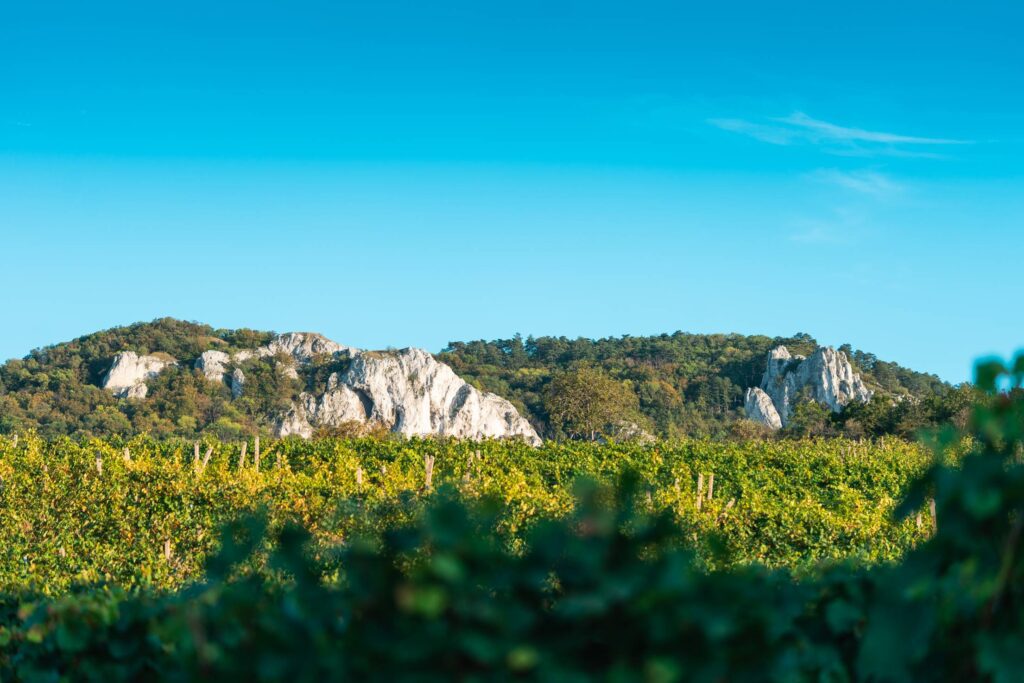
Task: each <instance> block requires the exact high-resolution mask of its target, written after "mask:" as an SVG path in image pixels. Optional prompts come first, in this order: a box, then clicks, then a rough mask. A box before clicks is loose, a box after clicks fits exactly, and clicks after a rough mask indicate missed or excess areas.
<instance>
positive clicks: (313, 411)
mask: <svg viewBox="0 0 1024 683" xmlns="http://www.w3.org/2000/svg"><path fill="white" fill-rule="evenodd" d="M282 356H284V357H285V358H282ZM324 356H328V357H331V358H334V359H337V360H338V366H339V367H341V368H345V365H346V364H347V368H345V369H343V370H339V371H337V372H334V373H332V374H331V375H330V377H329V378H328V380H327V385H326V389H325V390H324V391H323V393H319V394H313V393H303V394H301V395H300V397H299V400H298V401H297V402H296V403H295V404H294V405H293V406H292V407H291V408H290V409H289V410H288V411H286V412H285V413H284V414H282V415H280V416H279V417H278V420H277V422H276V428H275V432H276V434H277V435H278V436H292V435H295V436H301V437H303V438H308V437H310V436H312V435H313V433H314V432H315V430H316V429H317V428H319V427H340V426H343V425H345V424H346V423H362V424H381V425H385V426H386V427H387V428H388V429H391V430H392V431H394V432H395V433H398V434H403V435H406V436H428V435H438V436H452V437H459V438H470V439H483V438H507V437H514V438H521V439H524V440H526V441H527V442H529V443H531V444H539V443H540V442H541V441H540V437H539V436H538V435H537V432H536V431H535V430H534V429H533V427H532V426H531V425H530V423H529V422H528V421H527V420H526V419H525V418H523V417H522V416H521V415H520V414H519V413H518V411H516V409H515V407H514V406H513V405H512V404H511V403H509V402H508V401H506V400H505V399H503V398H501V397H500V396H496V395H495V394H490V393H486V392H482V391H479V390H478V389H476V388H475V387H473V386H472V385H470V384H468V383H467V382H466V381H464V380H463V379H462V378H461V377H459V376H458V375H456V374H455V372H454V371H453V370H452V369H451V368H450V367H448V366H447V365H445V364H444V363H440V362H438V361H437V360H436V359H435V358H434V357H433V356H432V355H431V354H429V353H428V352H426V351H423V350H421V349H412V348H409V349H402V350H401V351H388V352H377V351H360V350H359V349H356V348H353V347H351V346H344V345H342V344H338V343H336V342H333V341H331V340H330V339H327V338H326V337H324V336H322V335H319V334H312V333H308V332H293V333H289V334H282V335H278V336H276V337H274V338H273V339H272V340H271V341H270V342H269V343H268V344H267V345H266V346H262V347H260V348H256V349H244V350H241V351H236V352H235V353H233V354H229V353H227V352H224V351H219V350H210V351H206V352H204V353H203V354H202V355H200V356H199V358H197V359H196V361H195V363H194V367H195V369H196V370H199V371H200V372H202V373H203V375H204V376H205V377H206V379H208V380H209V381H211V382H225V383H226V384H227V385H228V386H229V388H230V389H231V395H232V397H233V398H235V399H237V398H239V397H240V396H242V394H243V392H244V391H245V373H244V372H243V370H242V368H241V367H239V365H240V364H242V363H245V362H247V361H253V360H261V359H262V360H265V361H267V362H270V361H271V359H275V360H276V361H279V362H283V365H284V367H280V366H279V368H278V369H279V371H282V372H284V373H286V374H287V375H288V376H289V377H292V378H293V379H301V378H302V377H303V375H302V373H301V370H302V368H303V367H305V366H308V365H310V364H311V363H312V362H313V361H314V360H315V359H317V358H322V357H324ZM170 363H173V361H170V362H168V361H164V360H160V359H159V358H156V357H154V356H142V357H139V356H136V355H135V354H134V353H131V352H127V353H124V354H119V355H118V357H117V358H115V362H114V366H113V367H112V368H111V371H110V373H109V374H108V378H107V379H106V380H105V382H104V386H105V387H107V388H109V389H111V390H112V391H115V393H116V395H118V396H122V395H123V396H128V397H132V398H142V397H145V395H146V385H145V379H147V378H149V377H152V376H154V375H156V374H157V373H158V372H160V370H162V369H163V368H164V367H166V366H167V365H168V364H170Z"/></svg>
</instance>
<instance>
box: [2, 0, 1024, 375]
mask: <svg viewBox="0 0 1024 683" xmlns="http://www.w3.org/2000/svg"><path fill="white" fill-rule="evenodd" d="M687 4H688V3H679V2H631V3H621V2H614V3H612V2H608V3H604V2H592V1H591V2H551V1H550V0H548V1H547V2H532V1H522V2H517V3H501V4H498V3H481V2H436V3H424V2H388V1H386V0H375V1H374V2H360V3H351V2H329V3H328V2H324V3H309V2H290V3H278V2H274V3H271V2H246V3H233V2H219V3H192V2H179V3H162V4H161V5H160V6H156V3H137V2H136V3H114V2H98V3H65V4H61V3H52V2H51V3H14V2H11V3H4V4H3V5H2V6H0V292H2V294H0V296H2V299H0V316H2V319H3V321H4V323H3V330H2V332H3V333H2V334H0V358H8V357H17V356H22V355H24V354H25V353H27V352H28V351H29V350H30V349H32V348H34V347H37V346H41V345H45V344H49V343H54V342H58V341H63V340H67V339H70V338H73V337H75V336H78V335H81V334H85V333H88V332H91V331H95V330H97V329H101V328H105V327H110V326H113V325H117V324H125V323H130V322H133V321H137V320H149V319H152V318H156V317H159V316H164V315H171V316H175V317H179V318H185V319H192V320H198V321H203V322H208V323H210V324H213V325H216V326H224V327H235V326H249V327H255V328H261V329H274V330H278V331H286V330H295V329H297V330H316V331H321V332H323V333H325V334H327V335H328V336H330V337H332V338H334V339H336V340H338V341H340V342H344V343H346V344H353V345H357V346H364V347H384V346H405V345H417V346H423V347H426V348H428V349H431V350H438V349H440V348H441V347H443V346H444V345H445V343H446V342H448V341H449V340H455V339H473V338H494V337H505V336H510V335H512V334H513V333H515V332H521V333H523V334H524V335H526V334H531V333H532V334H536V335H541V334H557V335H561V334H564V335H568V336H577V335H583V336H604V335H620V334H626V333H628V334H634V335H640V334H652V333H660V332H671V331H674V330H677V329H681V330H686V331H692V332H742V333H762V334H768V335H776V334H779V335H784V334H792V333H794V332H797V331H804V332H808V333H810V334H813V335H814V336H815V337H817V338H818V339H819V340H820V341H822V342H823V343H830V344H840V343H843V342H849V343H851V344H853V345H854V346H855V347H858V348H862V349H865V350H869V351H872V352H874V353H876V354H877V355H879V356H880V357H882V358H885V359H891V360H895V361H898V362H900V363H903V364H905V365H909V366H911V367H914V368H916V369H921V370H925V371H929V372H934V373H937V374H939V375H940V376H941V377H943V378H945V379H948V380H950V381H962V380H964V379H967V378H968V377H969V375H970V370H971V366H972V362H973V360H974V359H975V358H976V357H978V356H980V355H983V354H989V353H997V354H1001V355H1004V356H1005V355H1009V354H1010V353H1011V352H1013V351H1014V350H1015V349H1017V348H1020V347H1021V346H1024V317H1022V316H1021V314H1020V310H1019V309H1020V304H1021V301H1022V300H1024V274H1022V272H1021V266H1020V249H1021V247H1020V244H1021V239H1020V238H1021V235H1022V233H1024V41H1021V40H1020V39H1019V28H1020V26H1021V25H1022V23H1024V9H1021V8H1022V6H1021V5H1019V4H1018V3H1010V2H997V3H996V2H992V3H986V2H972V3H969V4H968V3H951V2H934V1H933V2H927V3H924V2H921V3H900V2H891V1H890V2H886V3H872V2H862V3H856V4H853V3H850V4H843V5H842V6H840V5H839V4H838V3H820V2H815V3H811V2H807V3H803V2H785V3H763V2H747V3H745V2H730V3H702V5H707V6H706V7H703V8H693V7H687V6H686V5H687Z"/></svg>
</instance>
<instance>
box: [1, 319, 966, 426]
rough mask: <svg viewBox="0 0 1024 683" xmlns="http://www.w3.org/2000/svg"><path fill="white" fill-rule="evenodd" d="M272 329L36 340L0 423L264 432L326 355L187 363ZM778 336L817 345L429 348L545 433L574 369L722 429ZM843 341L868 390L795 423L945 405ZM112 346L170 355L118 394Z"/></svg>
mask: <svg viewBox="0 0 1024 683" xmlns="http://www.w3.org/2000/svg"><path fill="white" fill-rule="evenodd" d="M272 336H273V333H271V332H260V331H255V330H248V329H241V330H222V329H214V328H212V327H210V326H208V325H201V324H197V323H191V322H183V321H179V320H174V319H170V318H164V319H160V320H156V321H153V322H151V323H138V324H135V325H131V326H127V327H120V328H114V329H110V330H105V331H102V332H97V333H94V334H90V335H87V336H84V337H81V338H79V339H76V340H74V341H71V342H67V343H61V344H56V345H54V346H50V347H46V348H42V349H38V350H35V351H33V352H32V353H30V354H29V355H28V356H26V357H25V358H23V359H17V360H10V361H8V362H6V363H4V364H3V365H2V366H0V433H9V432H14V431H26V430H30V429H35V430H37V431H39V432H40V433H41V434H42V435H44V436H58V435H65V434H67V435H76V436H88V435H111V434H125V435H127V434H134V433H140V432H147V433H150V434H152V435H154V436H158V437H163V436H175V435H176V436H184V437H194V436H196V435H199V434H211V435H216V436H218V437H220V438H233V437H237V436H240V435H242V434H246V433H249V434H251V433H254V432H258V431H267V430H268V429H269V427H270V425H271V423H272V421H273V419H274V418H275V417H276V416H277V415H279V414H280V413H281V411H283V410H286V409H287V407H288V406H289V405H290V404H291V403H292V402H293V401H295V400H296V399H297V397H298V395H299V393H300V392H302V391H305V390H307V389H308V388H309V387H311V386H313V385H315V384H317V383H323V382H324V381H325V377H326V376H327V373H328V372H329V371H330V370H331V367H330V366H329V365H324V366H322V367H321V366H318V365H317V364H315V363H314V364H313V365H312V366H311V367H310V368H309V369H308V370H305V371H303V373H302V374H301V375H300V376H298V377H296V376H295V373H291V374H288V373H283V372H277V373H275V372H271V371H266V372H263V373H262V374H260V373H259V372H256V370H257V369H256V368H254V369H253V372H252V373H251V374H250V373H247V377H248V379H247V381H246V385H245V392H244V394H243V395H242V396H241V397H240V398H238V399H237V400H233V399H232V396H231V393H230V390H229V389H228V387H226V386H225V385H224V384H223V383H218V382H211V381H208V380H207V379H206V377H204V375H203V374H202V373H201V372H199V371H197V370H194V369H193V361H194V360H195V359H196V358H197V357H198V356H199V355H200V354H201V353H203V352H204V351H207V350H210V349H219V350H224V351H232V350H235V349H251V348H254V347H257V346H260V345H263V344H266V343H267V341H268V340H269V339H270V338H271V337H272ZM339 341H342V342H344V341H345V340H339ZM780 343H782V344H785V345H787V346H788V347H789V349H790V350H791V351H792V352H794V353H804V354H806V353H809V352H810V351H812V350H813V349H814V348H815V346H816V341H815V340H814V339H813V338H812V337H810V336H808V335H803V334H799V335H795V336H793V337H789V338H771V337H764V336H743V335H735V334H731V335H716V334H712V335H699V334H686V333H682V332H676V333H675V334H670V335H669V334H665V335H660V336H652V337H629V336H625V337H618V338H607V339H599V340H591V339H566V338H564V337H557V338H556V337H539V338H532V337H531V338H528V339H522V338H521V337H518V336H516V337H513V338H512V339H506V340H497V341H491V342H486V341H475V342H465V343H464V342H452V343H450V344H449V345H448V347H447V348H445V349H444V350H443V351H442V352H441V353H439V354H437V358H438V359H440V360H442V361H443V362H445V363H448V364H449V365H450V366H451V367H452V368H453V369H454V370H455V372H456V373H458V374H459V375H461V376H462V377H464V378H465V379H466V380H467V381H469V382H471V383H472V384H474V385H476V386H477V387H478V388H481V389H484V390H487V391H491V392H494V393H496V394H498V395H500V396H504V397H505V398H508V399H509V400H510V401H512V402H513V403H514V404H515V405H516V407H517V408H519V409H520V411H521V412H523V414H524V415H526V416H527V417H528V418H529V419H530V421H531V422H532V423H533V424H534V425H535V427H537V429H538V431H539V432H540V433H541V434H542V435H544V436H549V437H550V436H559V435H564V433H563V432H561V431H560V423H559V422H558V420H557V419H554V420H553V419H552V405H554V404H556V403H557V396H556V394H557V393H558V390H559V388H560V387H564V386H568V384H567V382H571V380H572V379H573V378H574V377H575V378H577V379H579V378H582V381H586V382H588V383H591V384H594V383H595V382H596V383H597V384H600V383H601V382H605V383H607V384H608V386H610V387H612V388H613V389H614V392H616V393H617V395H621V397H622V398H623V400H622V401H621V406H622V417H623V421H624V422H629V423H633V424H636V425H638V426H640V427H641V428H643V429H645V430H648V431H650V432H653V433H655V434H657V435H659V436H667V437H678V436H686V435H695V436H723V435H728V434H730V433H733V434H735V433H736V432H737V430H739V431H740V432H742V429H743V427H744V426H746V427H747V428H749V426H750V425H749V423H746V422H745V421H743V420H742V418H743V393H744V390H745V389H746V387H749V386H753V385H756V384H758V383H759V382H760V380H761V375H762V373H763V372H764V369H765V356H766V354H767V352H768V350H769V349H770V348H772V347H773V346H775V345H777V344H780ZM844 350H845V351H847V354H848V355H849V356H850V357H851V360H852V361H853V362H854V364H855V366H856V368H857V369H858V370H859V371H860V372H861V373H862V375H863V377H864V380H865V381H866V382H867V383H868V385H869V386H870V387H871V388H873V389H875V390H876V392H877V393H876V399H877V400H874V401H872V403H871V404H868V405H867V406H858V408H857V412H856V414H855V415H853V416H852V417H854V418H855V420H853V421H852V422H850V417H851V416H850V415H844V416H839V417H833V416H828V419H827V420H825V419H824V418H822V417H821V416H818V417H819V419H818V422H817V423H816V424H815V423H813V421H812V423H808V424H804V423H801V424H803V426H802V427H801V429H803V430H804V433H822V432H829V431H836V430H838V431H844V430H846V431H848V432H850V433H854V434H861V433H866V434H868V435H870V434H877V433H910V432H911V431H912V430H913V429H914V428H916V427H917V426H919V425H920V424H922V423H927V422H929V421H931V420H933V419H936V416H937V415H938V414H939V413H942V414H941V415H938V417H948V416H949V415H948V414H947V413H950V412H951V411H953V410H955V409H956V406H955V405H954V406H953V407H950V406H949V405H948V404H947V403H948V402H944V401H946V398H945V397H948V396H949V395H951V394H955V393H956V392H953V391H951V389H950V387H948V386H947V385H945V384H943V383H942V382H941V381H940V380H939V379H938V378H936V377H934V376H932V375H926V374H922V373H918V372H913V371H911V370H907V369H906V368H902V367H900V366H898V365H896V364H893V363H887V362H884V361H880V360H878V359H877V358H875V357H874V356H872V355H871V354H867V353H863V352H860V351H854V350H853V349H851V348H849V347H845V348H844ZM121 351H134V352H136V353H139V354H146V353H149V354H154V353H156V354H161V353H162V354H167V355H169V356H173V357H174V358H175V359H178V360H179V361H181V362H180V365H178V366H171V367H168V368H167V369H165V370H163V371H162V372H161V373H160V374H159V376H157V377H154V378H153V379H150V380H149V381H148V382H147V384H148V385H149V394H148V397H147V398H145V399H143V400H127V399H117V398H115V397H114V396H113V395H112V394H111V393H110V392H108V391H105V390H103V389H101V388H100V383H101V381H102V378H103V375H104V373H105V372H106V371H107V370H108V368H109V367H110V364H111V361H112V358H113V356H114V355H115V354H117V353H118V352H121ZM587 373H589V374H587ZM907 399H910V400H907ZM563 403H564V401H563ZM957 405H959V403H957ZM805 422H806V421H805ZM826 423H827V424H826ZM847 423H849V424H847ZM851 425H852V426H853V427H854V428H853V429H852V431H851Z"/></svg>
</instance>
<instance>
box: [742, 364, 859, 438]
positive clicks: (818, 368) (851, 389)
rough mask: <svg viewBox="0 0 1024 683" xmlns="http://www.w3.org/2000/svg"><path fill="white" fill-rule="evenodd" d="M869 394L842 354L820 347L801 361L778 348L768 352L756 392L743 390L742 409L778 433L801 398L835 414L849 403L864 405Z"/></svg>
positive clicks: (754, 390) (754, 388)
mask: <svg viewBox="0 0 1024 683" xmlns="http://www.w3.org/2000/svg"><path fill="white" fill-rule="evenodd" d="M871 393H872V392H871V390H869V389H868V388H867V386H865V385H864V382H863V381H862V380H861V378H860V375H858V374H857V373H856V372H855V371H854V369H853V366H852V365H851V364H850V361H849V359H848V358H847V357H846V354H845V353H843V352H842V351H836V350H835V349H833V348H832V347H830V346H822V347H819V348H818V349H816V350H815V351H814V353H812V354H811V355H810V356H808V357H806V358H805V357H804V356H792V355H790V353H789V350H788V349H787V348H786V347H785V346H778V347H776V348H774V349H772V350H771V351H769V352H768V363H767V368H766V369H765V372H764V377H763V378H762V379H761V386H760V388H758V387H751V388H750V389H748V390H747V395H746V401H745V407H746V413H747V417H749V418H750V419H751V420H754V421H756V422H760V423H761V424H763V425H766V426H768V427H771V428H772V429H779V428H781V427H784V426H785V425H787V424H788V423H789V419H790V418H791V417H792V416H793V409H794V407H795V406H796V403H797V399H798V398H800V397H801V396H806V397H807V398H810V399H812V400H814V401H817V402H818V403H821V404H823V405H825V406H827V407H828V408H829V409H831V410H832V411H833V412H839V411H840V410H842V409H843V407H844V406H846V405H847V404H849V403H850V402H851V401H861V402H865V403H866V402H867V401H869V400H871Z"/></svg>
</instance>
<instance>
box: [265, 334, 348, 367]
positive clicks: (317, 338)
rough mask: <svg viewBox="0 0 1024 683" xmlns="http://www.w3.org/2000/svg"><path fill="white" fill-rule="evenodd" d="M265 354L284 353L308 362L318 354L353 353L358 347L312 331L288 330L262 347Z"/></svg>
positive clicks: (301, 361)
mask: <svg viewBox="0 0 1024 683" xmlns="http://www.w3.org/2000/svg"><path fill="white" fill-rule="evenodd" d="M264 349H265V351H264V354H265V355H276V354H278V353H284V354H286V355H289V356H291V357H292V358H294V359H295V360H296V361H297V362H298V363H303V364H304V363H309V362H310V361H312V360H313V358H314V357H316V356H318V355H328V356H337V355H350V356H351V355H354V354H355V353H357V352H358V349H356V348H353V347H351V346H344V345H342V344H339V343H337V342H334V341H331V340H330V339H328V338H327V337H325V336H323V335H321V334H316V333H313V332H288V333H287V334H279V335H277V336H276V337H274V338H273V339H271V340H270V343H269V344H268V345H267V346H265V347H264Z"/></svg>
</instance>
